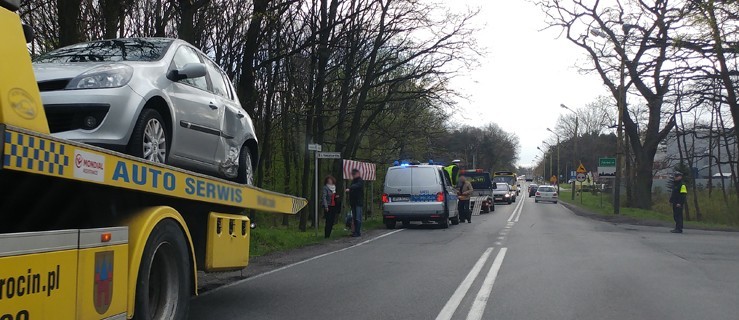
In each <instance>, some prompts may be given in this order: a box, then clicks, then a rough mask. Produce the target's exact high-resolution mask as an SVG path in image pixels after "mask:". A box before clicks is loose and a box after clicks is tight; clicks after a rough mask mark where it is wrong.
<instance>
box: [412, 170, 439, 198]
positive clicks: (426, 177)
mask: <svg viewBox="0 0 739 320" xmlns="http://www.w3.org/2000/svg"><path fill="white" fill-rule="evenodd" d="M411 179H413V180H412V184H413V186H412V187H411V195H412V197H413V199H412V201H422V202H433V201H436V194H437V193H439V192H442V188H441V186H442V183H441V180H439V174H438V170H437V169H436V168H434V167H415V168H413V174H412V177H411Z"/></svg>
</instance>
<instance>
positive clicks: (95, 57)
mask: <svg viewBox="0 0 739 320" xmlns="http://www.w3.org/2000/svg"><path fill="white" fill-rule="evenodd" d="M172 41H173V40H172V39H161V38H134V39H113V40H100V41H93V42H85V43H79V44H75V45H71V46H68V47H64V48H60V49H57V50H54V51H51V52H48V53H46V54H44V55H41V56H40V57H38V58H37V59H36V60H34V62H36V63H69V62H116V61H157V60H159V59H161V58H162V56H163V55H164V53H165V52H166V51H167V48H169V46H170V45H171V44H172Z"/></svg>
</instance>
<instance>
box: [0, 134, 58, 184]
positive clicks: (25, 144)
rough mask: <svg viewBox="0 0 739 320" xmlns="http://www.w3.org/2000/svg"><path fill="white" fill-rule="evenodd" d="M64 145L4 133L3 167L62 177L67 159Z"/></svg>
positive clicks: (28, 136)
mask: <svg viewBox="0 0 739 320" xmlns="http://www.w3.org/2000/svg"><path fill="white" fill-rule="evenodd" d="M64 148H65V145H63V144H61V143H58V142H54V141H51V140H46V139H41V138H38V137H35V136H31V135H27V134H23V133H18V132H13V131H5V146H4V149H5V152H4V159H3V166H4V167H7V168H18V169H27V170H34V171H39V172H43V173H49V174H55V175H64V167H66V166H67V165H69V157H68V156H66V155H65V154H64Z"/></svg>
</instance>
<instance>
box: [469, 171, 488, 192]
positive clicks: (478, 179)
mask: <svg viewBox="0 0 739 320" xmlns="http://www.w3.org/2000/svg"><path fill="white" fill-rule="evenodd" d="M463 175H464V176H465V177H467V180H468V181H469V182H470V183H471V184H472V188H473V189H475V190H481V189H490V188H491V187H492V184H493V182H492V181H491V180H490V174H489V173H485V172H475V173H465V174H463Z"/></svg>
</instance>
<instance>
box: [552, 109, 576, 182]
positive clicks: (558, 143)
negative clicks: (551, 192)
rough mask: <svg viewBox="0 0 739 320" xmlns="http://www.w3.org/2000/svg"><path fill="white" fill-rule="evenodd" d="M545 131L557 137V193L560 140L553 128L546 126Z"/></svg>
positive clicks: (559, 174)
mask: <svg viewBox="0 0 739 320" xmlns="http://www.w3.org/2000/svg"><path fill="white" fill-rule="evenodd" d="M575 119H577V118H575ZM575 124H577V122H575ZM575 127H577V125H575ZM547 131H549V132H551V133H552V134H553V135H555V136H556V137H557V193H558V194H559V182H560V181H559V179H560V176H561V173H560V171H559V169H560V167H559V149H560V140H559V135H558V134H557V133H555V132H554V130H552V129H549V128H547Z"/></svg>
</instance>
